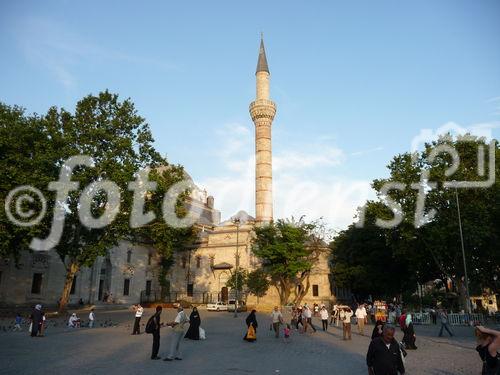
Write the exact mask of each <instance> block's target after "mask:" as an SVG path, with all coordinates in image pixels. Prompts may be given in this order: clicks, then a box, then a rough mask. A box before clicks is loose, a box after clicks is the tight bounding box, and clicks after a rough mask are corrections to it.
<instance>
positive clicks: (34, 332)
mask: <svg viewBox="0 0 500 375" xmlns="http://www.w3.org/2000/svg"><path fill="white" fill-rule="evenodd" d="M41 323H43V312H42V305H40V304H37V305H36V306H35V308H34V309H33V312H32V313H31V337H36V336H38V329H39V327H40V324H41Z"/></svg>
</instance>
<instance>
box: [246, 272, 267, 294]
mask: <svg viewBox="0 0 500 375" xmlns="http://www.w3.org/2000/svg"><path fill="white" fill-rule="evenodd" d="M246 283H247V284H246V287H247V290H248V292H249V293H251V294H253V295H254V296H256V297H259V298H260V297H264V296H265V295H266V292H267V291H268V289H269V285H270V283H269V279H268V276H267V274H266V273H265V272H264V271H263V270H261V269H259V268H258V269H256V270H254V271H252V272H249V273H248V276H247V280H246Z"/></svg>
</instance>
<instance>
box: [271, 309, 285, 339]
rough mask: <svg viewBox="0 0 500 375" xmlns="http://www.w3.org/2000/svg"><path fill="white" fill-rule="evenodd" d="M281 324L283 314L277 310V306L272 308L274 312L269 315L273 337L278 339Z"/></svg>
mask: <svg viewBox="0 0 500 375" xmlns="http://www.w3.org/2000/svg"><path fill="white" fill-rule="evenodd" d="M282 323H283V314H281V311H280V310H279V308H278V306H274V310H273V312H272V313H271V324H272V327H273V330H274V337H276V338H279V337H280V325H281V324H282Z"/></svg>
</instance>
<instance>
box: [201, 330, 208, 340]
mask: <svg viewBox="0 0 500 375" xmlns="http://www.w3.org/2000/svg"><path fill="white" fill-rule="evenodd" d="M206 338H207V337H206V336H205V330H204V329H203V328H201V327H200V340H205V339H206Z"/></svg>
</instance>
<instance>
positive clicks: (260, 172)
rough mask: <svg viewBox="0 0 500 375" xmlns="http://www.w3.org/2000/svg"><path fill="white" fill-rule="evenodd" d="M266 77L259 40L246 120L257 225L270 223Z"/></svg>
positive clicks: (271, 110) (271, 111)
mask: <svg viewBox="0 0 500 375" xmlns="http://www.w3.org/2000/svg"><path fill="white" fill-rule="evenodd" d="M269 76H270V74H269V68H268V66H267V59H266V51H265V49H264V39H263V38H262V36H261V39H260V49H259V59H258V61H257V71H256V72H255V79H256V98H255V101H253V102H252V103H250V116H252V121H253V122H254V124H255V221H256V222H257V223H258V224H262V223H269V222H270V221H272V220H273V165H272V163H273V159H272V147H271V125H272V123H273V119H274V115H275V114H276V105H275V104H274V102H272V101H271V100H270V97H269Z"/></svg>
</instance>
